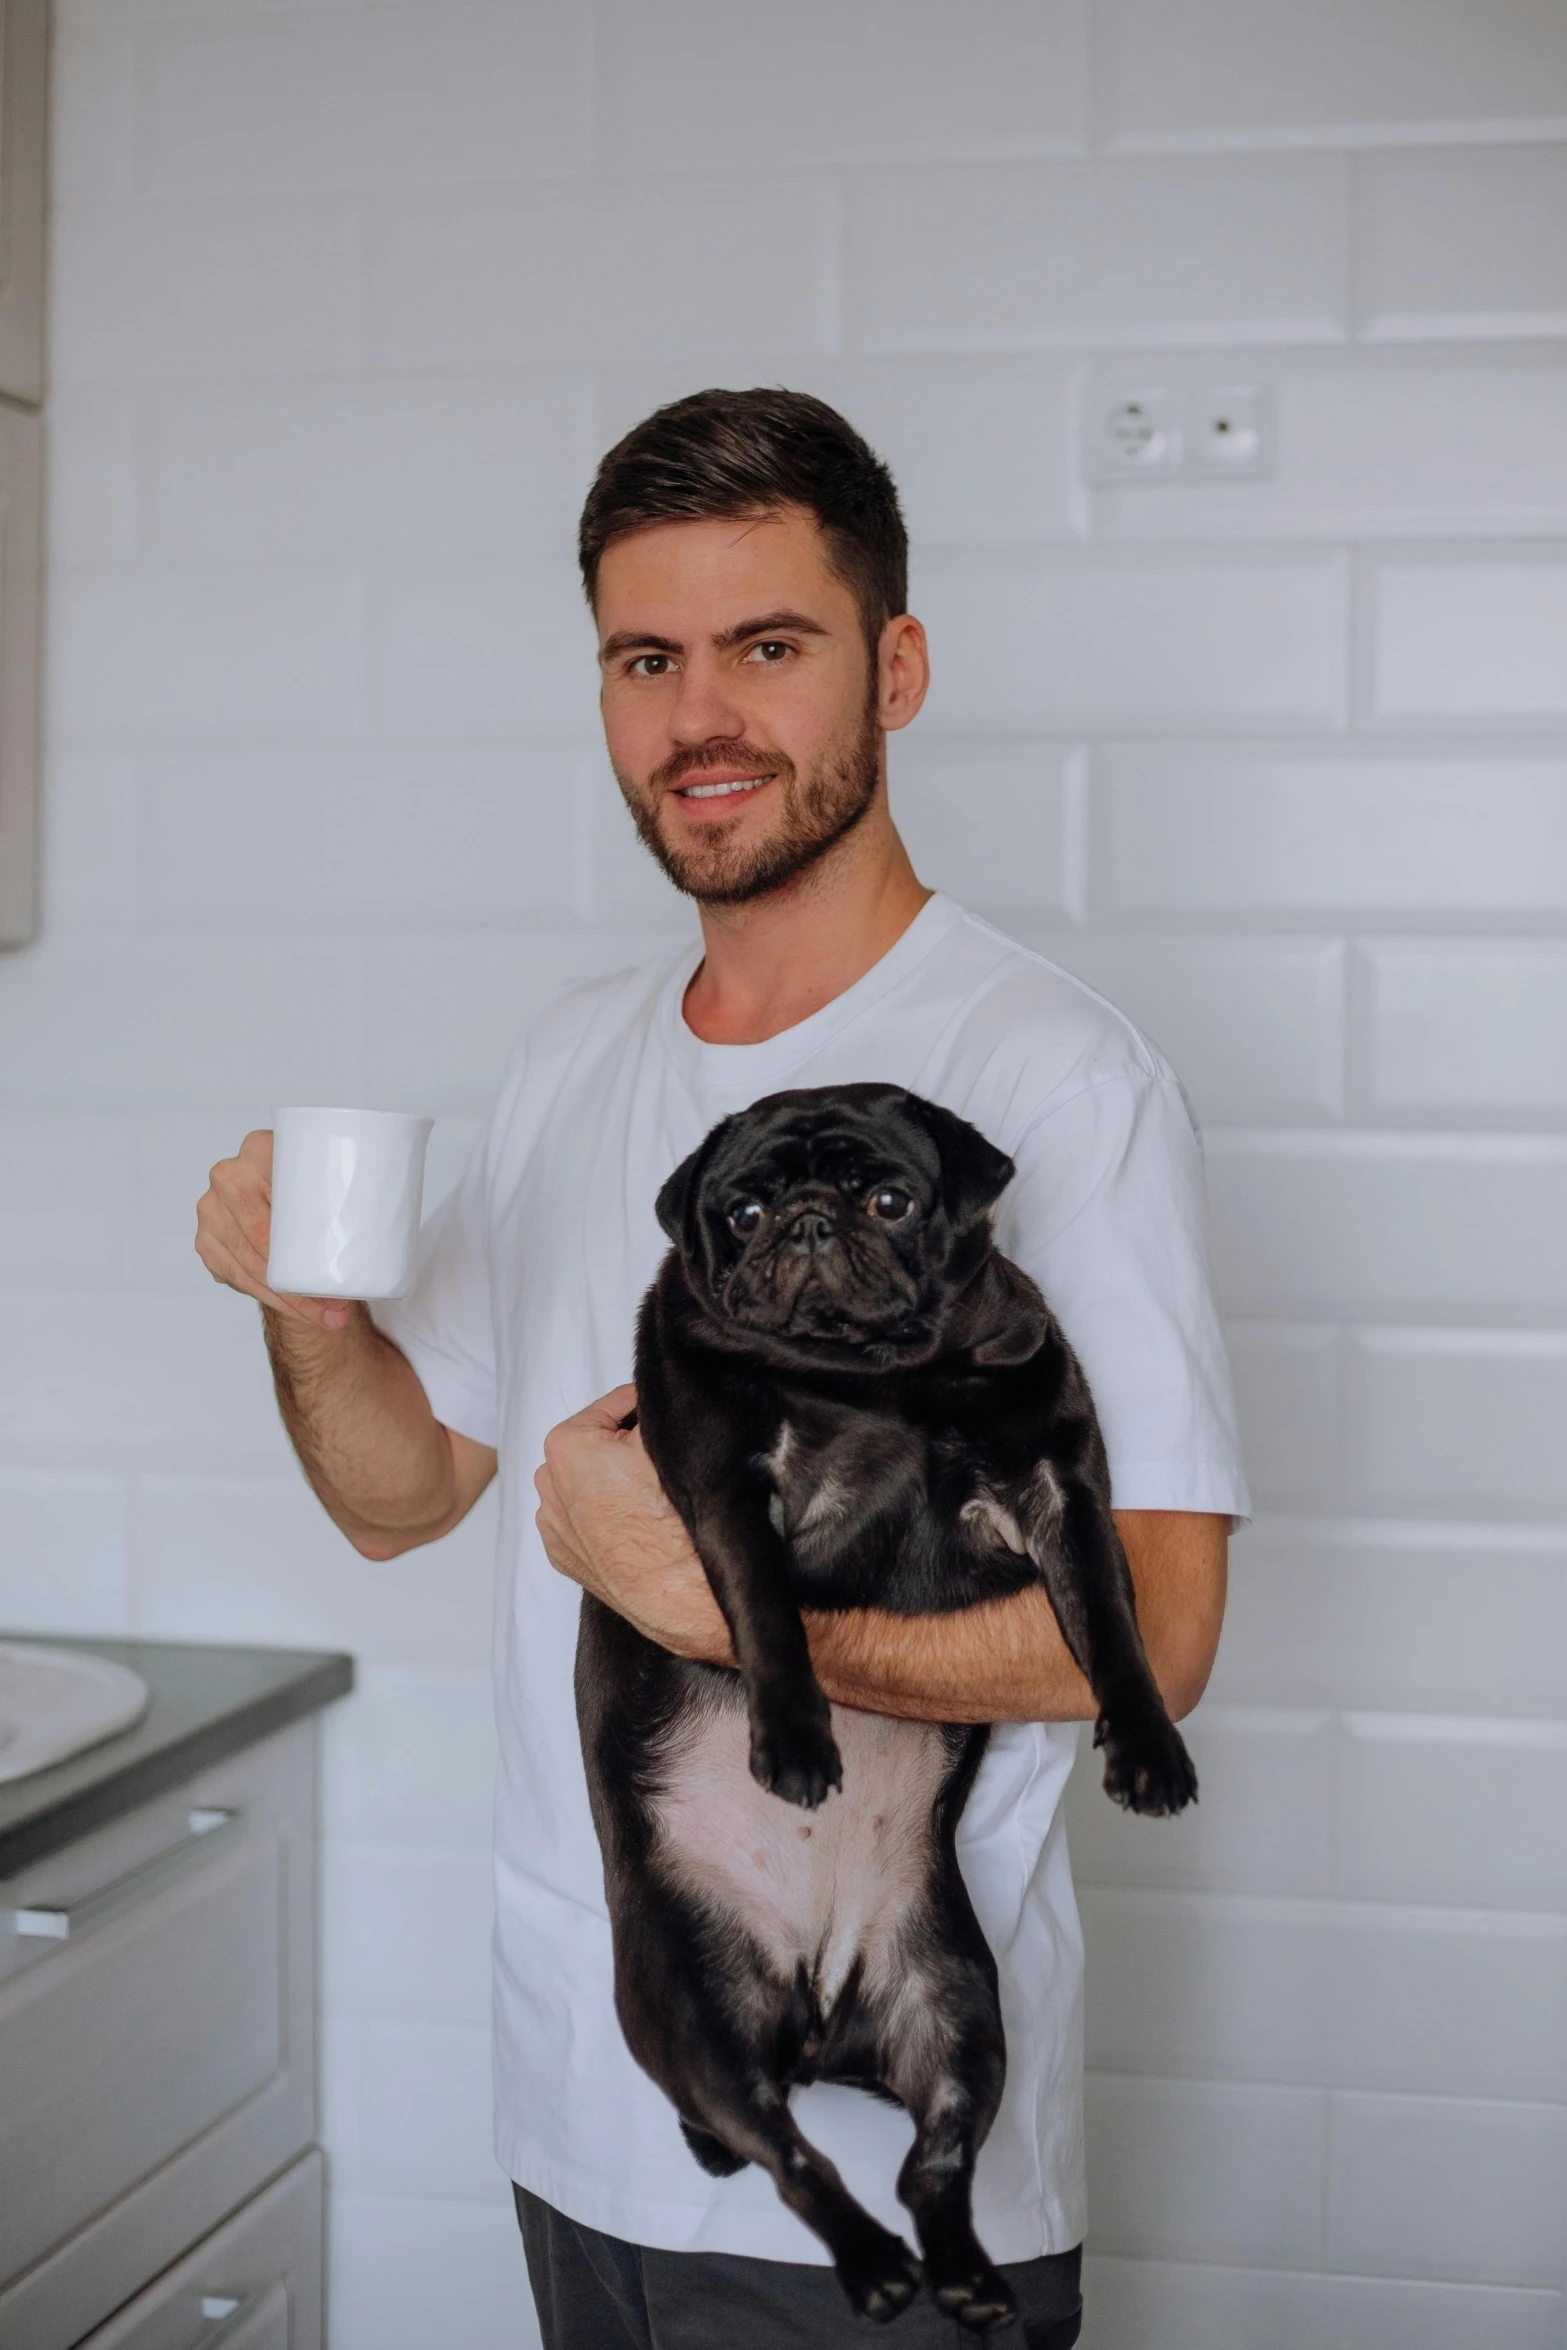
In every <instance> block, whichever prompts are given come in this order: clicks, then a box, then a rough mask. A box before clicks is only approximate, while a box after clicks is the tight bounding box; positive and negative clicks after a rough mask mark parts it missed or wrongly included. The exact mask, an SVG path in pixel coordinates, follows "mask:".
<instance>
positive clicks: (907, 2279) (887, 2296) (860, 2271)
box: [838, 2228, 920, 2326]
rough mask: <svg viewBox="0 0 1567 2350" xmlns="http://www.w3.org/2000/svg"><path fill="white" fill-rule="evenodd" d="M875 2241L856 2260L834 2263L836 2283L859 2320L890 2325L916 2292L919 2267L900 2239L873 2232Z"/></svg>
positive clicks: (887, 2234)
mask: <svg viewBox="0 0 1567 2350" xmlns="http://www.w3.org/2000/svg"><path fill="white" fill-rule="evenodd" d="M877 2237H878V2239H879V2241H875V2242H873V2243H872V2244H871V2245H870V2246H868V2247H867V2248H866V2250H865V2252H863V2253H862V2254H861V2255H860V2256H859V2257H857V2258H854V2259H851V2260H840V2261H839V2262H838V2281H839V2283H840V2284H841V2285H842V2286H843V2289H844V2291H845V2292H846V2293H847V2294H848V2296H849V2299H850V2301H851V2302H852V2303H853V2305H854V2307H855V2309H856V2310H857V2311H858V2312H859V2314H860V2316H861V2317H868V2318H869V2319H870V2320H871V2321H872V2323H873V2324H875V2325H882V2326H884V2325H890V2324H891V2323H892V2321H893V2319H894V2318H895V2317H901V2315H902V2314H903V2312H904V2310H905V2309H907V2308H908V2306H909V2303H910V2302H911V2301H912V2300H913V2298H914V2296H915V2294H916V2293H917V2292H918V2291H919V2289H920V2264H919V2262H918V2261H917V2260H916V2259H915V2258H914V2255H913V2254H912V2253H911V2252H910V2250H909V2248H908V2246H907V2244H905V2243H904V2241H903V2239H902V2237H901V2236H895V2235H893V2234H892V2232H891V2230H890V2229H884V2228H879V2229H878V2230H877Z"/></svg>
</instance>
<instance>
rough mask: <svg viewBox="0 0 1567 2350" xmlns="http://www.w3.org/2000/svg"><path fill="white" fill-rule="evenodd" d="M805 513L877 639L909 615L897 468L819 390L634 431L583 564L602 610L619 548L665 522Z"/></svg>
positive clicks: (696, 410)
mask: <svg viewBox="0 0 1567 2350" xmlns="http://www.w3.org/2000/svg"><path fill="white" fill-rule="evenodd" d="M780 506H803V507H805V508H806V510H807V511H808V512H809V513H811V514H814V515H815V517H816V520H817V522H818V523H819V525H820V526H821V531H822V535H823V537H824V538H825V539H826V542H827V559H828V561H829V563H830V564H831V566H832V568H833V570H834V572H835V573H836V574H837V576H838V577H839V578H840V579H841V580H842V581H843V583H844V585H845V587H847V588H848V589H849V590H850V592H851V594H852V595H853V597H854V599H855V602H856V603H857V604H858V605H859V608H860V617H861V619H862V621H863V622H864V626H865V634H866V637H867V639H868V641H869V643H870V645H871V648H872V650H873V652H874V649H875V645H876V641H877V639H878V638H879V636H880V635H881V632H882V629H883V628H884V627H885V625H886V623H887V622H888V621H889V620H891V619H892V618H893V617H894V615H895V614H897V613H899V612H903V611H906V610H907V609H908V597H909V584H908V583H909V538H908V532H907V531H906V530H905V529H904V526H903V516H902V513H901V512H900V511H899V507H898V492H897V488H896V485H895V484H894V482H893V478H892V475H891V474H890V473H889V472H888V470H887V468H886V466H885V465H884V464H883V463H882V461H881V459H880V458H879V457H878V456H877V455H876V453H875V451H874V450H873V449H872V448H870V447H869V446H868V445H867V444H866V442H864V441H863V440H861V438H860V436H859V434H858V433H857V432H856V431H855V429H854V427H853V426H852V425H851V424H849V423H847V422H846V421H845V419H844V418H843V417H841V416H840V415H839V414H838V412H837V410H836V409H835V408H829V407H828V405H827V403H826V401H825V400H816V399H813V398H812V397H811V395H810V393H809V392H786V391H782V390H776V391H775V390H769V389H765V388H762V389H758V390H756V391H750V392H723V391H711V392H692V393H690V394H689V395H688V397H687V398H685V399H683V400H674V401H672V402H671V403H670V405H669V406H668V407H667V408H657V409H655V410H654V412H653V414H652V415H651V416H648V417H644V419H643V421H642V422H641V423H640V424H639V425H637V426H635V427H634V429H633V430H632V431H630V432H628V433H627V435H626V437H625V439H624V440H623V441H617V442H616V444H615V446H614V448H613V449H611V450H610V452H609V454H608V456H607V457H606V458H605V459H604V460H603V462H602V464H601V465H600V466H599V469H598V472H597V473H596V474H595V475H594V478H593V487H592V488H591V489H590V490H589V492H588V497H587V503H586V505H585V506H584V507H583V509H582V521H581V524H580V526H579V528H578V532H577V555H578V559H579V561H580V562H581V565H582V584H583V586H584V587H585V588H586V590H587V596H588V602H589V603H590V604H591V603H592V602H593V600H594V596H595V593H596V590H597V587H598V569H599V562H600V559H601V558H602V556H603V553H604V549H605V548H606V547H607V546H608V545H609V544H610V541H611V540H612V539H617V538H621V537H623V536H624V534H625V533H626V532H627V531H632V530H645V529H647V528H648V527H649V525H651V524H653V523H659V522H710V521H714V520H717V519H718V518H720V517H723V516H727V515H740V514H758V513H769V512H775V511H776V510H777V509H778V508H779V507H780Z"/></svg>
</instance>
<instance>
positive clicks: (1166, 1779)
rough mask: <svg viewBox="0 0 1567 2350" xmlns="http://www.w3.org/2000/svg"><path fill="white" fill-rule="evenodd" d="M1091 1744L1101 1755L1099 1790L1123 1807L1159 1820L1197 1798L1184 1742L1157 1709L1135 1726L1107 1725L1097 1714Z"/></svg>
mask: <svg viewBox="0 0 1567 2350" xmlns="http://www.w3.org/2000/svg"><path fill="white" fill-rule="evenodd" d="M1094 1744H1095V1745H1096V1746H1102V1747H1103V1748H1104V1754H1105V1793H1106V1794H1107V1795H1108V1796H1111V1797H1113V1799H1114V1800H1115V1802H1117V1803H1119V1804H1121V1805H1123V1806H1124V1807H1125V1809H1126V1810H1127V1811H1140V1812H1146V1813H1147V1814H1148V1815H1149V1817H1150V1818H1153V1819H1163V1818H1166V1817H1168V1816H1169V1815H1170V1814H1172V1813H1174V1812H1178V1811H1184V1810H1185V1809H1186V1806H1187V1805H1188V1804H1189V1803H1195V1802H1196V1800H1197V1773H1196V1771H1195V1769H1194V1768H1193V1765H1192V1758H1191V1756H1190V1755H1189V1754H1188V1753H1187V1751H1186V1741H1185V1739H1184V1738H1183V1737H1182V1736H1181V1733H1180V1731H1179V1730H1178V1729H1177V1728H1176V1727H1175V1724H1174V1723H1173V1722H1172V1721H1170V1720H1169V1719H1168V1717H1167V1716H1165V1715H1163V1714H1150V1715H1149V1717H1148V1718H1147V1720H1145V1721H1140V1722H1139V1723H1138V1724H1137V1725H1136V1726H1135V1728H1130V1729H1129V1728H1128V1727H1127V1726H1126V1723H1125V1721H1124V1719H1123V1720H1122V1721H1120V1722H1118V1723H1115V1724H1114V1725H1112V1724H1111V1723H1109V1722H1107V1721H1106V1720H1105V1719H1104V1717H1103V1716H1102V1715H1101V1717H1100V1719H1099V1721H1098V1723H1097V1725H1096V1726H1095V1730H1094Z"/></svg>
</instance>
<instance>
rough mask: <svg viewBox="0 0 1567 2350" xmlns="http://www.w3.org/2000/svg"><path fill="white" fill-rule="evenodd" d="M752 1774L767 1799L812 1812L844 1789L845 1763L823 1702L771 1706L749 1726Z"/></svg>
mask: <svg viewBox="0 0 1567 2350" xmlns="http://www.w3.org/2000/svg"><path fill="white" fill-rule="evenodd" d="M751 1776H752V1778H753V1779H756V1780H757V1781H759V1782H760V1784H761V1785H762V1786H763V1787H765V1788H766V1789H767V1791H768V1793H769V1794H770V1795H781V1796H782V1798H783V1800H784V1802H785V1803H798V1804H799V1805H800V1806H801V1807H802V1808H803V1809H804V1810H806V1811H814V1810H815V1809H816V1806H817V1805H818V1804H819V1803H825V1802H826V1800H827V1796H828V1793H829V1791H830V1790H831V1789H832V1788H834V1787H841V1786H842V1785H843V1764H842V1762H841V1760H840V1759H839V1755H838V1748H837V1744H836V1742H835V1741H834V1738H833V1734H832V1716H831V1714H830V1713H829V1712H828V1710H827V1701H826V1699H825V1698H823V1699H822V1700H821V1701H820V1711H819V1712H818V1710H817V1708H816V1706H814V1705H813V1706H811V1707H810V1708H809V1709H807V1708H806V1707H805V1706H803V1705H801V1706H790V1707H789V1708H788V1710H787V1711H785V1710H784V1709H783V1708H782V1707H775V1708H773V1709H772V1710H770V1711H769V1712H768V1714H767V1715H766V1716H765V1717H764V1718H763V1719H761V1720H760V1721H757V1722H754V1723H753V1724H752V1727H751Z"/></svg>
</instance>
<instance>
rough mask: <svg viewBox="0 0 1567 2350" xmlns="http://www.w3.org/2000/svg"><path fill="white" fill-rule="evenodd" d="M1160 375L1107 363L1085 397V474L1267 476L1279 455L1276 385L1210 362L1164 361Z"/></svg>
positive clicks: (1115, 477) (1100, 482) (1102, 484)
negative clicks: (1227, 373)
mask: <svg viewBox="0 0 1567 2350" xmlns="http://www.w3.org/2000/svg"><path fill="white" fill-rule="evenodd" d="M1160 378H1162V380H1159V379H1153V380H1150V378H1149V377H1147V376H1142V375H1137V376H1134V375H1132V374H1131V373H1130V372H1128V371H1126V370H1123V369H1119V368H1106V369H1104V370H1102V371H1099V372H1096V373H1095V374H1093V375H1092V376H1091V377H1090V378H1089V382H1088V386H1087V391H1086V394H1085V397H1084V401H1083V410H1082V433H1081V454H1082V466H1083V477H1084V479H1085V480H1086V481H1088V482H1090V483H1092V484H1093V485H1094V486H1096V487H1098V488H1103V489H1109V488H1112V487H1119V486H1122V485H1125V484H1127V483H1130V482H1137V481H1146V482H1159V483H1163V484H1164V485H1165V486H1167V487H1174V486H1176V485H1178V484H1180V483H1181V482H1183V481H1184V482H1193V483H1195V482H1199V481H1265V480H1267V479H1268V478H1269V477H1270V476H1271V475H1272V473H1273V470H1274V465H1275V462H1276V457H1277V433H1276V429H1275V409H1274V397H1273V387H1272V385H1271V384H1266V383H1259V382H1257V381H1255V380H1253V381H1250V382H1232V381H1230V380H1228V379H1227V378H1224V377H1219V376H1215V375H1214V373H1213V372H1212V367H1211V362H1210V363H1208V364H1206V365H1205V364H1204V363H1203V362H1202V361H1201V360H1197V359H1189V358H1181V359H1171V360H1169V361H1167V362H1165V363H1164V364H1163V365H1162V366H1161V369H1160Z"/></svg>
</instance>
